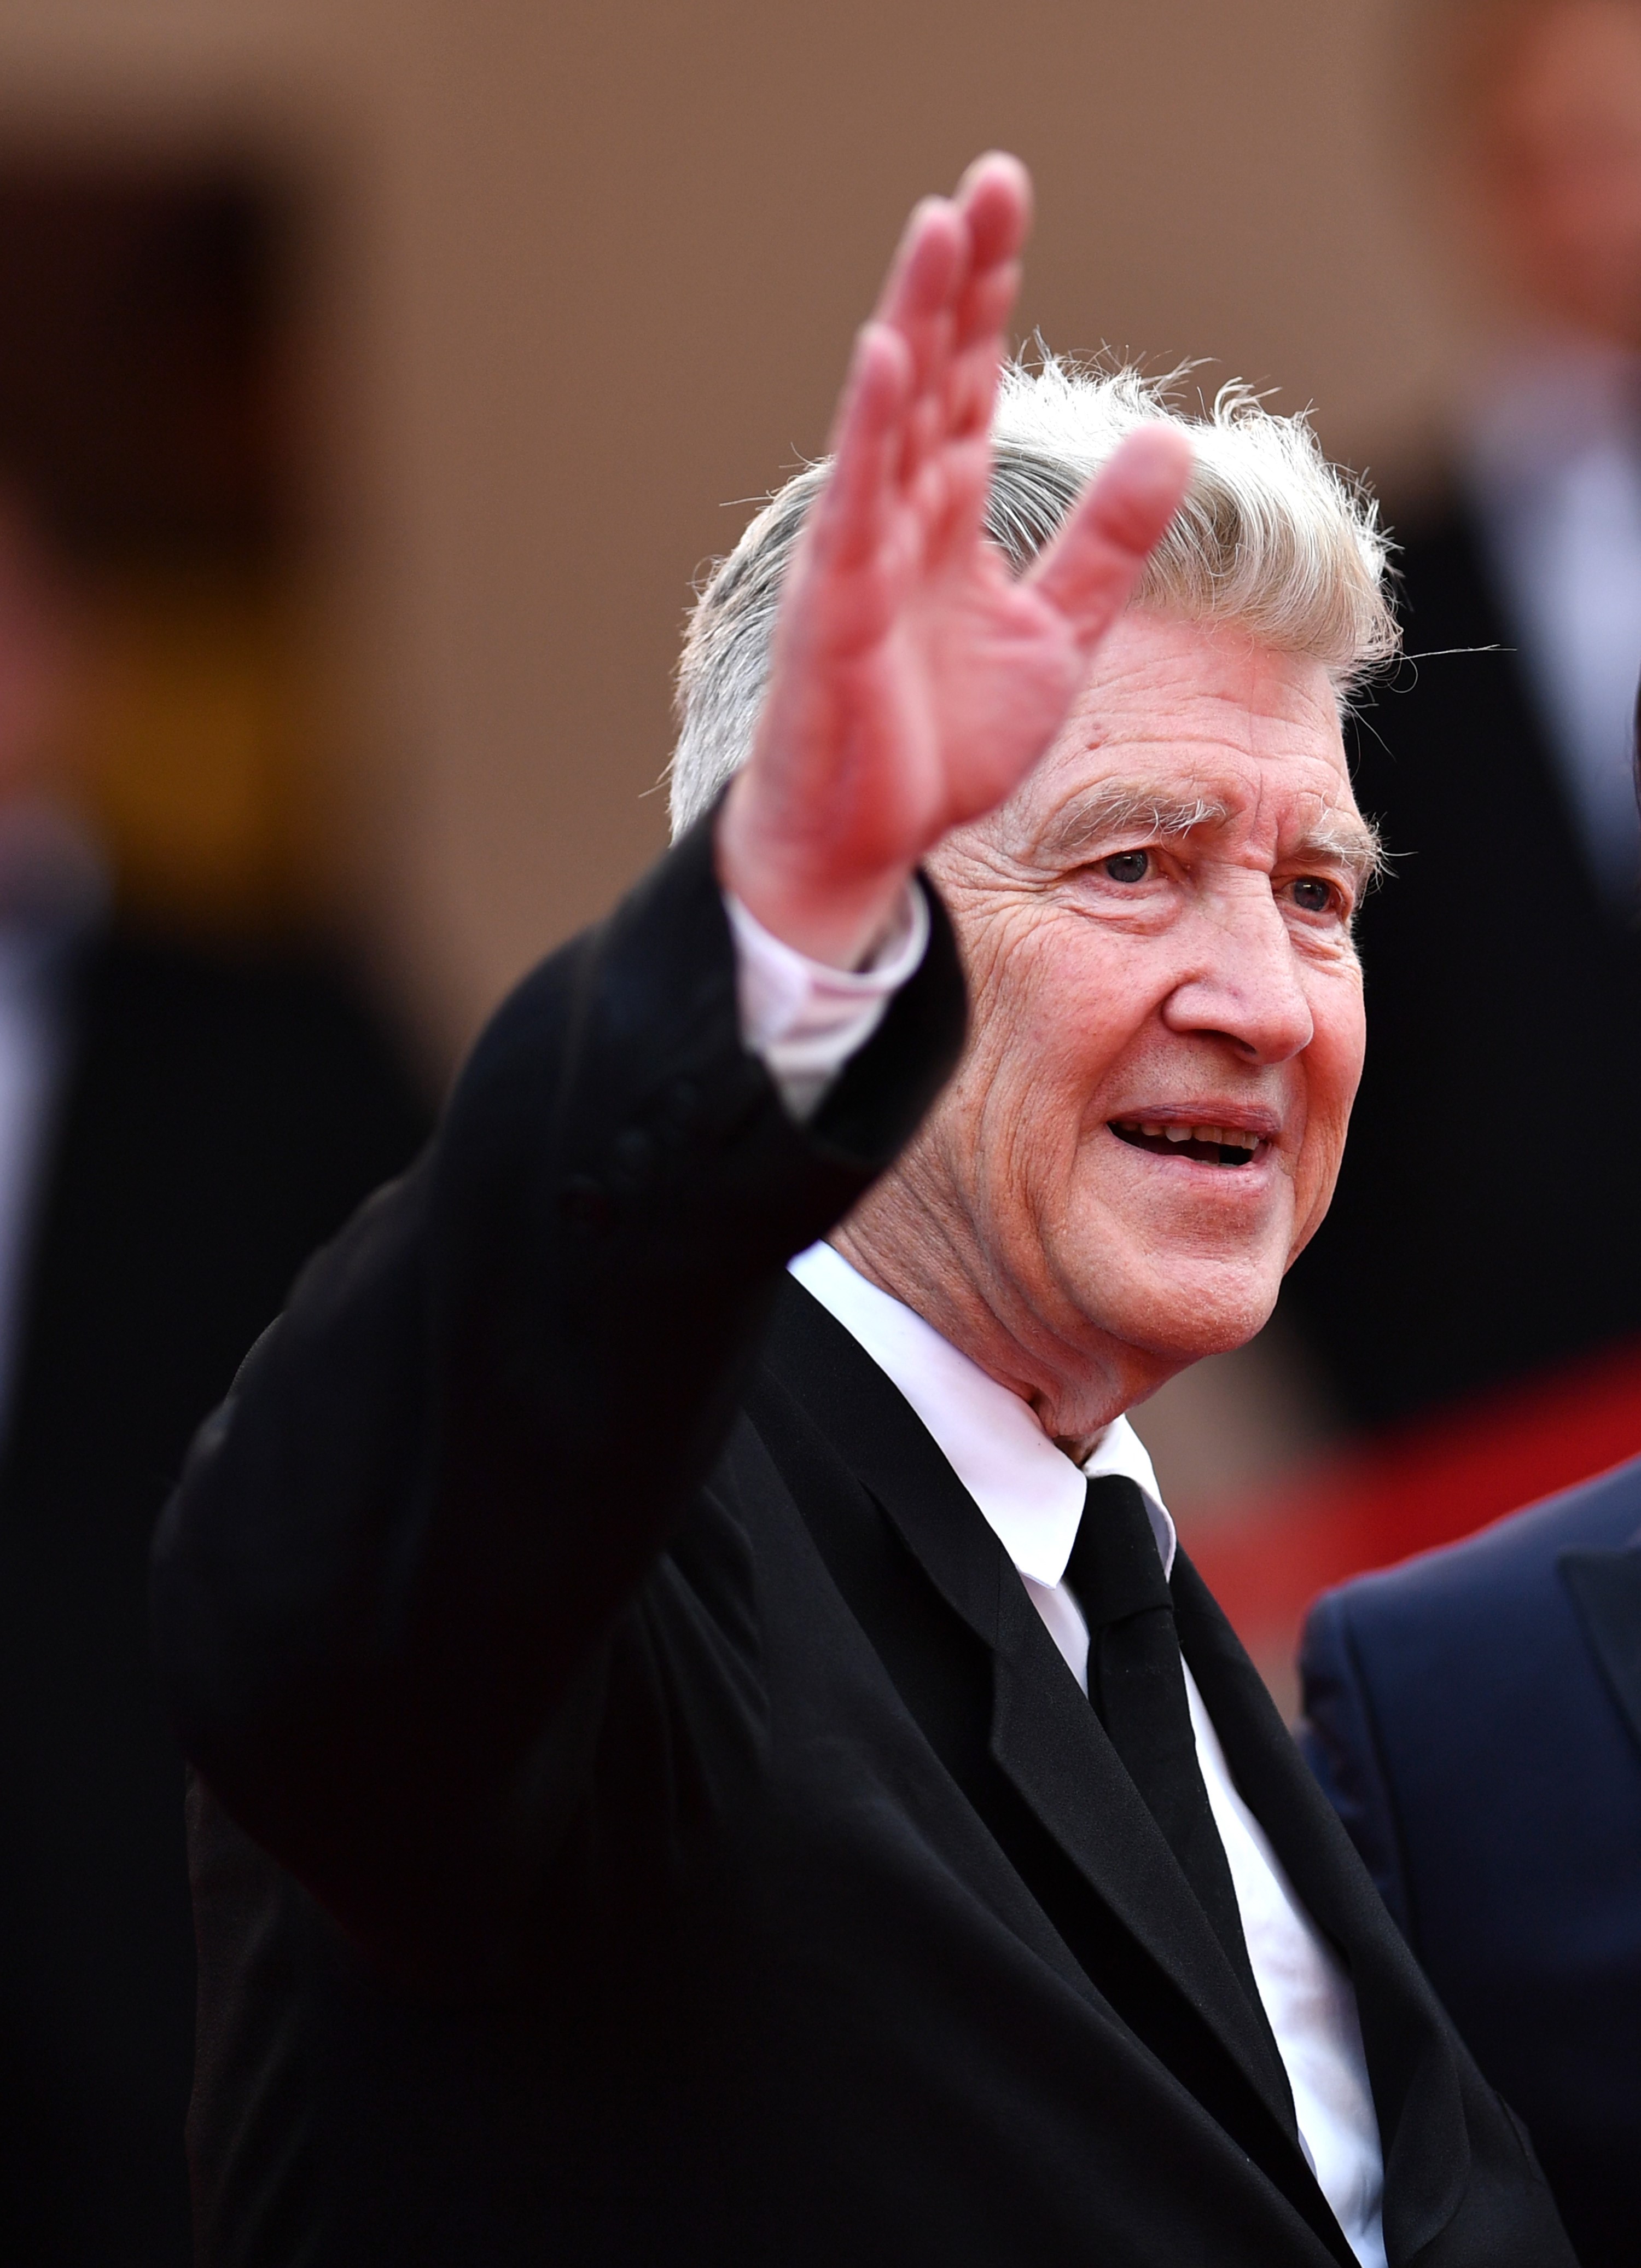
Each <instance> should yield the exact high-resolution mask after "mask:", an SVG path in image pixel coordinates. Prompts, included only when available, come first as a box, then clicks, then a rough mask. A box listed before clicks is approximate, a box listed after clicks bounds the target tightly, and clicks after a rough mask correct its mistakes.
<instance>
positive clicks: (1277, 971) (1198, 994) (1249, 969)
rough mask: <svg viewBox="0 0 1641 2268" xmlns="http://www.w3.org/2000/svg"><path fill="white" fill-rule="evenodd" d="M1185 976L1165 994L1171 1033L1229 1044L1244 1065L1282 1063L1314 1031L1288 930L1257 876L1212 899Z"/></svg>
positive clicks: (1199, 918) (1202, 912)
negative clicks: (1242, 1059) (1245, 1061)
mask: <svg viewBox="0 0 1641 2268" xmlns="http://www.w3.org/2000/svg"><path fill="white" fill-rule="evenodd" d="M1192 926H1193V932H1194V934H1193V937H1192V939H1191V945H1192V954H1191V962H1190V973H1189V974H1188V976H1185V977H1183V978H1182V979H1181V982H1180V983H1178V984H1177V985H1176V986H1175V987H1174V991H1173V992H1172V993H1171V994H1170V995H1169V997H1168V999H1167V1001H1166V1004H1165V1005H1164V1008H1163V1020H1164V1022H1165V1023H1166V1025H1167V1027H1168V1028H1169V1030H1170V1031H1174V1032H1181V1033H1188V1034H1190V1035H1193V1036H1194V1037H1197V1038H1212V1039H1218V1040H1222V1041H1228V1042H1230V1044H1231V1045H1232V1046H1233V1048H1234V1049H1236V1051H1237V1053H1238V1054H1239V1055H1240V1056H1241V1057H1244V1059H1245V1060H1247V1062H1249V1063H1254V1064H1280V1063H1286V1062H1287V1061H1288V1060H1289V1059H1290V1057H1293V1056H1296V1055H1298V1054H1299V1051H1300V1050H1301V1049H1303V1048H1306V1047H1308V1046H1309V1045H1310V1043H1311V1040H1312V1037H1313V1035H1314V1032H1315V1029H1316V1027H1315V1023H1314V1019H1313V1017H1312V1014H1311V1005H1310V1001H1309V999H1308V998H1307V997H1306V990H1305V986H1304V983H1303V981H1302V978H1303V972H1302V969H1301V968H1300V964H1299V955H1298V953H1297V952H1296V950H1295V947H1294V943H1293V939H1292V938H1291V936H1290V934H1289V932H1288V925H1287V923H1286V922H1285V921H1284V919H1283V917H1282V912H1281V909H1280V908H1279V907H1278V906H1277V901H1276V899H1275V897H1274V896H1273V895H1272V894H1271V889H1270V884H1269V880H1267V879H1266V877H1264V876H1263V875H1259V874H1251V875H1249V876H1247V878H1246V880H1245V881H1244V882H1243V883H1242V885H1241V886H1240V887H1237V888H1235V889H1234V890H1232V891H1227V892H1226V893H1225V894H1224V895H1218V894H1217V895H1216V898H1215V901H1214V902H1213V903H1212V904H1211V905H1204V906H1203V907H1201V908H1199V909H1198V912H1197V915H1196V920H1195V922H1194V923H1193V925H1192Z"/></svg>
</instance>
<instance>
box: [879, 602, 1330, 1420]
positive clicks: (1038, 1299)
mask: <svg viewBox="0 0 1641 2268" xmlns="http://www.w3.org/2000/svg"><path fill="white" fill-rule="evenodd" d="M1118 783H1121V784H1125V785H1126V787H1127V788H1130V789H1132V790H1133V791H1134V792H1132V793H1125V794H1123V795H1122V796H1121V797H1120V798H1118V799H1117V800H1118V801H1120V802H1126V803H1127V804H1128V805H1129V806H1130V810H1129V811H1128V812H1127V813H1126V814H1124V813H1123V812H1122V811H1121V810H1116V811H1114V810H1113V808H1112V805H1113V799H1114V784H1118ZM1102 789H1103V791H1104V793H1103V797H1102V795H1101V793H1100V791H1101V790H1102ZM1147 801H1149V802H1152V803H1155V804H1157V805H1159V806H1163V807H1164V810H1163V815H1164V817H1165V819H1166V818H1167V817H1168V816H1169V814H1168V812H1167V806H1176V808H1175V810H1174V813H1173V814H1172V817H1173V820H1174V823H1175V831H1172V832H1168V831H1162V830H1159V829H1158V828H1156V827H1155V826H1154V825H1152V824H1150V823H1147V821H1146V820H1145V818H1144V817H1143V816H1142V817H1138V818H1137V817H1136V816H1135V814H1134V813H1133V810H1132V808H1131V806H1133V805H1135V804H1136V803H1144V802H1147ZM1199 804H1203V805H1208V806H1217V807H1218V811H1219V812H1222V813H1223V814H1224V815H1223V817H1221V816H1218V815H1211V816H1210V817H1208V818H1207V819H1206V820H1204V821H1203V822H1202V823H1199V824H1198V825H1196V826H1195V827H1191V828H1188V829H1187V830H1185V831H1178V822H1179V821H1182V820H1184V819H1187V818H1188V817H1189V816H1190V815H1191V814H1192V810H1193V808H1194V807H1195V806H1198V805H1199ZM1371 858H1372V837H1371V836H1370V834H1369V832H1368V830H1367V829H1366V828H1365V827H1364V826H1363V824H1362V821H1360V819H1359V817H1358V814H1357V811H1356V806H1355V802H1354V799H1353V798H1352V795H1351V791H1350V780H1349V777H1348V774H1347V772H1346V769H1345V762H1344V755H1343V745H1342V740H1341V735H1340V730H1339V722H1338V716H1337V711H1336V703H1335V701H1334V698H1333V695H1332V691H1331V689H1330V688H1329V685H1328V680H1327V677H1326V674H1325V673H1324V672H1323V670H1322V669H1321V666H1320V665H1319V664H1317V663H1315V662H1314V661H1310V660H1306V659H1298V658H1295V657H1293V656H1291V655H1286V654H1282V653H1277V652H1272V651H1271V650H1270V649H1269V648H1268V647H1262V646H1259V645H1257V644H1254V643H1253V642H1252V641H1251V639H1250V638H1249V637H1248V636H1247V633H1246V632H1244V631H1241V630H1237V629H1234V628H1230V627H1222V628H1218V629H1215V630H1209V629H1205V628H1203V627H1201V626H1194V625H1191V624H1188V623H1186V622H1179V621H1174V620H1169V619H1166V618H1163V617H1159V616H1156V615H1148V614H1144V613H1141V612H1131V613H1130V614H1129V615H1127V616H1126V617H1125V618H1124V619H1123V621H1122V622H1121V623H1120V624H1119V625H1118V627H1117V629H1116V630H1115V631H1114V632H1113V633H1112V634H1111V635H1110V636H1109V637H1107V641H1106V643H1105V644H1104V645H1103V647H1102V648H1101V650H1100V655H1099V658H1098V659H1097V661H1096V663H1095V665H1094V668H1093V674H1092V675H1091V677H1090V680H1089V681H1088V684H1087V686H1086V688H1085V691H1084V693H1083V695H1082V697H1081V698H1080V700H1079V701H1078V704H1077V706H1076V707H1075V709H1074V710H1073V711H1072V714H1071V718H1070V719H1069V721H1068V723H1067V725H1066V726H1065V728H1064V729H1063V732H1062V733H1061V734H1060V736H1059V739H1058V740H1057V741H1056V745H1055V747H1054V748H1053V749H1052V750H1051V751H1050V753H1049V755H1048V756H1047V758H1046V759H1045V760H1044V762H1042V763H1041V765H1040V766H1039V767H1038V768H1037V770H1035V771H1034V773H1033V774H1032V775H1031V776H1030V777H1028V778H1027V780H1026V782H1025V783H1024V784H1023V785H1022V786H1021V787H1020V788H1019V790H1018V791H1017V792H1016V793H1015V794H1014V795H1013V796H1012V798H1011V799H1010V800H1009V801H1008V802H1007V803H1006V804H1005V805H1004V806H1003V807H1002V808H1001V809H1000V810H999V811H997V812H996V813H994V814H991V815H990V817H989V818H987V819H984V820H982V821H979V822H978V823H976V824H974V825H972V826H969V827H967V828H961V829H959V830H958V831H957V832H955V833H953V835H951V836H948V837H947V838H946V841H945V842H944V843H942V844H941V845H940V847H939V848H938V850H937V851H936V852H935V853H934V855H933V857H932V858H931V861H930V865H931V871H932V873H934V875H935V877H936V878H937V880H938V883H939V886H940V888H941V891H942V894H943V895H944V897H945V899H946V903H947V905H948V906H949V907H950V909H951V911H952V914H953V918H954V920H955V923H956V925H957V929H958V933H959V938H960V943H961V946H962V951H963V954H964V958H965V961H966V965H967V968H968V976H969V982H970V988H971V994H972V998H973V1025H972V1034H971V1039H970V1042H969V1047H968V1053H967V1055H966V1057H965V1058H964V1061H963V1064H962V1065H961V1067H960V1071H959V1072H958V1074H957V1076H956V1078H955V1079H954V1080H953V1083H952V1085H951V1086H949V1087H948V1089H947V1090H946V1094H944V1095H943V1096H942V1098H941V1100H940V1101H939V1102H938V1104H937V1106H936V1108H935V1109H934V1111H933V1113H932V1114H931V1117H930V1119H929V1121H928V1122H927V1123H926V1124H925V1126H924V1129H923V1130H922V1131H921V1133H920V1134H919V1136H918V1137H917V1138H916V1141H915V1143H914V1144H913V1145H912V1147H911V1149H910V1151H909V1152H908V1154H907V1155H906V1156H905V1157H904V1158H903V1159H902V1160H901V1163H900V1164H899V1166H898V1167H896V1168H895V1169H894V1171H893V1172H892V1173H891V1174H890V1175H888V1176H887V1178H886V1180H885V1181H884V1182H881V1183H879V1186H878V1187H877V1188H876V1189H874V1190H873V1191H872V1193H871V1194H870V1196H869V1197H868V1198H867V1199H866V1201H865V1204H863V1205H862V1206H861V1207H860V1209H859V1210H858V1211H857V1213H856V1214H855V1216H854V1217H853V1218H852V1219H851V1220H850V1222H849V1223H848V1224H847V1225H846V1226H845V1227H844V1228H843V1230H842V1231H841V1232H840V1233H839V1235H838V1237H837V1239H836V1241H837V1242H838V1244H839V1246H840V1248H842V1249H843V1251H844V1252H845V1253H846V1255H847V1256H849V1257H850V1259H851V1260H852V1261H853V1262H854V1263H855V1264H856V1265H857V1267H859V1268H860V1269H861V1270H863V1272H865V1274H866V1275H868V1276H870V1277H872V1278H873V1279H874V1280H876V1281H877V1282H879V1284H881V1285H883V1286H884V1287H885V1288H886V1289H887V1290H889V1291H891V1292H894V1293H895V1295H896V1296H897V1297H899V1298H901V1299H902V1300H906V1301H907V1303H908V1304H909V1305H910V1306H912V1307H916V1309H917V1310H918V1311H919V1313H921V1314H924V1316H926V1317H927V1318H928V1320H929V1321H930V1322H932V1323H933V1324H934V1325H935V1326H936V1328H937V1329H939V1330H941V1331H942V1332H943V1333H945V1335H946V1337H948V1338H950V1339H951V1340H953V1342H954V1343H955V1344H957V1345H959V1346H960V1347H961V1348H962V1349H963V1350H964V1351H965V1352H967V1353H968V1354H969V1355H970V1356H971V1357H972V1358H973V1359H975V1360H976V1361H977V1362H979V1363H980V1364H981V1366H982V1368H984V1369H986V1370H987V1371H988V1372H990V1373H991V1375H993V1376H994V1377H996V1378H997V1379H999V1380H1001V1381H1003V1382H1004V1384H1006V1385H1008V1386H1010V1387H1011V1388H1013V1389H1014V1390H1015V1391H1017V1392H1019V1393H1020V1394H1021V1395H1024V1396H1025V1397H1026V1398H1027V1399H1028V1400H1029V1401H1030V1402H1031V1403H1033V1405H1034V1407H1035V1409H1036V1410H1037V1411H1038V1414H1039V1416H1040V1417H1041V1420H1042V1422H1043V1424H1044V1425H1045V1427H1046V1428H1047V1430H1048V1431H1049V1432H1050V1433H1051V1434H1052V1435H1054V1436H1055V1437H1056V1439H1059V1440H1064V1441H1066V1442H1067V1443H1068V1444H1073V1445H1076V1444H1080V1443H1083V1442H1085V1441H1086V1440H1087V1439H1088V1438H1089V1437H1090V1436H1091V1435H1093V1434H1094V1433H1096V1432H1098V1431H1099V1430H1100V1428H1101V1427H1102V1426H1103V1425H1106V1424H1107V1423H1108V1422H1109V1420H1110V1419H1111V1418H1113V1417H1114V1416H1115V1414H1116V1413H1117V1412H1118V1411H1120V1410H1123V1409H1126V1408H1128V1407H1130V1405H1131V1404H1132V1403H1134V1402H1135V1401H1137V1400H1139V1399H1141V1398H1143V1396H1144V1395H1146V1394H1148V1393H1150V1392H1152V1391H1153V1390H1154V1389H1155V1388H1156V1387H1157V1386H1159V1385H1160V1384H1161V1382H1162V1381H1163V1380H1164V1379H1166V1378H1167V1377H1168V1376H1170V1375H1171V1374H1172V1373H1174V1372H1175V1371H1176V1370H1178V1369H1180V1368H1181V1367H1182V1366H1184V1365H1186V1364H1187V1363H1189V1362H1191V1361H1194V1360H1196V1359H1197V1358H1198V1357H1199V1356H1203V1355H1206V1354H1211V1353H1215V1352H1218V1351H1222V1350H1224V1349H1225V1348H1229V1347H1233V1346H1237V1345H1240V1344H1242V1342H1243V1341H1244V1340H1246V1339H1247V1338H1248V1337H1251V1336H1252V1335H1253V1333H1254V1332H1255V1331H1256V1330H1257V1329H1259V1328H1260V1326H1261V1325H1262V1323H1263V1322H1264V1321H1265V1320H1266V1318H1267V1316H1268V1315H1269V1313H1270V1310H1271V1307H1273V1305H1274V1304H1275V1300H1276V1297H1277V1288H1278V1286H1279V1285H1280V1283H1281V1279H1282V1276H1283V1272H1284V1270H1285V1269H1286V1267H1287V1266H1288V1264H1289V1263H1290V1262H1291V1260H1292V1259H1293V1258H1294V1256H1296V1255H1297V1253H1298V1252H1299V1250H1300V1248H1302V1246H1303V1245H1304V1244H1305V1243H1306V1241H1307V1240H1308V1238H1309V1237H1310V1236H1311V1235H1312V1234H1313V1233H1314V1230H1315V1229H1316V1227H1317V1226H1318V1224H1319V1222H1320V1221H1321V1218H1322V1215H1323V1213H1324V1212H1325V1211H1326V1210H1327V1206H1328V1198H1329V1197H1330V1196H1331V1194H1332V1191H1333V1187H1334V1182H1335V1179H1336V1175H1337V1173H1338V1169H1339V1161H1340V1158H1341V1155H1342V1152H1343V1146H1344V1138H1345V1130H1346V1125H1347V1123H1348V1120H1349V1116H1350V1103H1351V1100H1352V1098H1353V1096H1354V1094H1355V1092H1356V1086H1357V1081H1358V1077H1359V1075H1360V1071H1361V1065H1362V1055H1363V1044H1364V1019H1363V1002H1362V979H1361V970H1360V967H1359V964H1358V960H1357V955H1356V951H1355V948H1354V946H1353V945H1352V942H1351V937H1350V917H1351V915H1352V912H1353V911H1354V909H1355V905H1356V903H1357V901H1358V896H1359V894H1360V890H1361V888H1362V887H1363V883H1364V880H1365V871H1364V870H1365V867H1366V866H1367V865H1369V864H1370V863H1371ZM1113 1120H1117V1121H1123V1122H1136V1123H1137V1122H1150V1123H1173V1124H1176V1125H1183V1124H1186V1123H1196V1124H1205V1125H1209V1126H1213V1127H1218V1128H1221V1129H1225V1130H1238V1131H1240V1132H1241V1133H1242V1134H1243V1135H1244V1136H1245V1137H1246V1136H1247V1135H1248V1134H1254V1133H1256V1134H1257V1135H1258V1136H1259V1138H1260V1141H1259V1147H1258V1148H1257V1150H1256V1151H1255V1153H1254V1155H1253V1158H1252V1160H1251V1162H1249V1163H1247V1164H1244V1165H1240V1166H1236V1167H1227V1166H1225V1165H1221V1164H1218V1163H1211V1162H1203V1161H1201V1160H1199V1159H1198V1158H1196V1157H1194V1156H1191V1155H1188V1154H1187V1153H1186V1152H1185V1150H1184V1148H1183V1147H1182V1146H1175V1145H1172V1144H1169V1143H1167V1142H1166V1141H1164V1142H1163V1143H1162V1144H1161V1145H1154V1146H1153V1147H1152V1148H1144V1147H1138V1146H1135V1145H1133V1144H1132V1143H1130V1142H1128V1141H1125V1140H1123V1139H1122V1138H1120V1137H1119V1136H1118V1135H1117V1134H1115V1133H1114V1132H1113V1131H1112V1130H1111V1122H1112V1121H1113Z"/></svg>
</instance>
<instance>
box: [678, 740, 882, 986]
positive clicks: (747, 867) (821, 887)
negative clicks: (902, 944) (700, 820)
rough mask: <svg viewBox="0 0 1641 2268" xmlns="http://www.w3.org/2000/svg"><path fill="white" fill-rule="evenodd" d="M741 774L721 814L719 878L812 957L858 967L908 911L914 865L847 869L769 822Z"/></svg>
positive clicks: (775, 933) (759, 918)
mask: <svg viewBox="0 0 1641 2268" xmlns="http://www.w3.org/2000/svg"><path fill="white" fill-rule="evenodd" d="M744 779H745V775H743V776H742V778H741V779H740V780H737V781H736V783H735V784H734V786H733V787H732V788H731V790H730V792H729V794H728V796H727V797H726V798H725V803H724V807H723V809H722V810H721V811H720V813H719V814H718V818H717V828H716V836H715V843H714V856H715V859H716V863H717V876H718V880H719V882H720V883H721V884H722V886H723V887H724V888H725V890H726V891H728V892H729V894H730V895H732V897H734V898H737V899H739V901H740V903H741V904H742V905H743V906H745V908H746V909H747V912H748V913H749V914H751V915H752V917H753V918H754V920H755V921H756V922H758V923H759V924H761V925H762V927H763V928H764V929H766V930H767V931H768V932H769V934H770V936H771V937H775V938H778V939H780V941H781V943H782V944H783V945H786V946H791V948H792V950H793V952H795V953H800V954H803V955H804V956H805V957H806V959H807V960H810V961H821V962H823V963H824V964H825V965H826V966H827V967H828V968H839V969H858V968H864V967H865V965H866V964H867V962H868V961H870V960H871V959H872V955H873V954H874V952H875V951H876V950H877V949H878V947H879V946H881V944H882V943H883V941H884V939H886V938H887V935H888V932H889V931H890V930H891V929H892V928H893V927H894V924H895V923H896V922H897V921H898V920H899V919H900V918H901V909H902V907H903V905H904V903H905V892H906V884H907V881H908V879H909V875H910V873H911V871H912V870H911V868H910V867H909V866H902V865H896V866H892V867H887V868H884V869H881V870H879V871H876V872H872V873H866V874H861V875H852V876H843V875H839V874H838V873H836V871H835V868H830V867H828V866H826V865H824V863H823V862H822V861H821V860H818V859H817V858H814V857H813V854H811V853H808V852H806V851H805V850H803V849H801V848H799V847H798V846H795V845H793V844H791V843H785V842H783V841H780V840H778V839H774V838H772V837H770V836H769V835H768V834H767V833H766V832H765V831H764V830H762V829H761V828H759V827H758V826H757V825H756V824H755V821H754V818H753V817H752V816H751V815H750V814H748V812H747V799H746V798H745V797H744V796H743V795H742V793H741V789H742V786H743V783H744Z"/></svg>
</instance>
